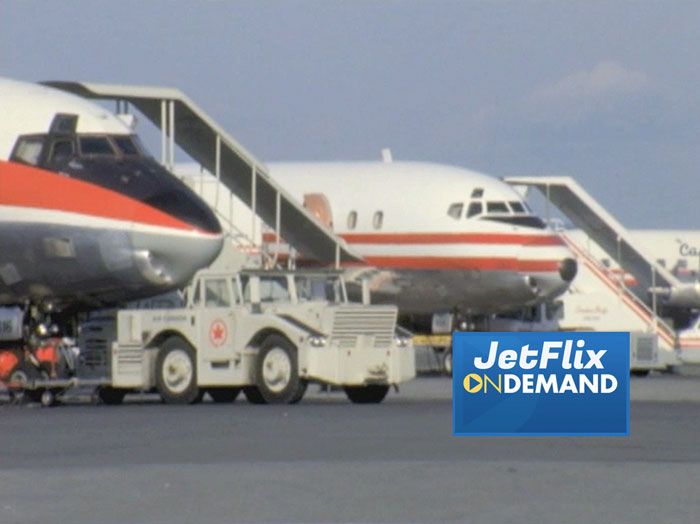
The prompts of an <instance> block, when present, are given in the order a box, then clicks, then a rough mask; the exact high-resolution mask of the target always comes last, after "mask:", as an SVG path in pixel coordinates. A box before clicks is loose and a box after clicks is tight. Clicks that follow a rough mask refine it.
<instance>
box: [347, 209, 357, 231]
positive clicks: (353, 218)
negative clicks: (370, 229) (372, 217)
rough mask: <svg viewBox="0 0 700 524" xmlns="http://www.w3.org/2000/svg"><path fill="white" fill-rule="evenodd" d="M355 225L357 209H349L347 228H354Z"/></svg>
mask: <svg viewBox="0 0 700 524" xmlns="http://www.w3.org/2000/svg"><path fill="white" fill-rule="evenodd" d="M355 226H357V211H350V213H348V229H355Z"/></svg>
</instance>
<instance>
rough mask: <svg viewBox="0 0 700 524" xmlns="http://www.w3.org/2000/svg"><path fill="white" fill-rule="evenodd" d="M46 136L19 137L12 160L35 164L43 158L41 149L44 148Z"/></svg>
mask: <svg viewBox="0 0 700 524" xmlns="http://www.w3.org/2000/svg"><path fill="white" fill-rule="evenodd" d="M45 138H46V137H45V136H23V137H19V138H18V139H17V144H16V145H15V149H14V151H13V152H12V156H10V160H13V161H15V162H22V163H23V164H29V165H30V166H35V165H37V164H38V163H39V159H40V158H41V150H42V149H43V148H44V140H45Z"/></svg>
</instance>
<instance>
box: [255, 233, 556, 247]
mask: <svg viewBox="0 0 700 524" xmlns="http://www.w3.org/2000/svg"><path fill="white" fill-rule="evenodd" d="M338 236H339V237H341V238H343V239H344V240H345V241H346V242H347V243H348V244H387V245H399V244H421V245H428V244H504V245H506V244H507V245H518V246H563V245H564V241H563V240H562V239H561V238H559V237H558V236H557V235H532V234H526V233H524V234H519V233H339V234H338ZM262 238H263V242H277V235H275V234H274V233H263V237H262Z"/></svg>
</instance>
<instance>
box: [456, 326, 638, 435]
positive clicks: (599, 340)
mask: <svg viewBox="0 0 700 524" xmlns="http://www.w3.org/2000/svg"><path fill="white" fill-rule="evenodd" d="M629 357H630V350H629V333H600V332H598V333H588V332H586V333H565V332H556V333H455V334H454V336H453V362H454V368H453V369H454V373H453V386H452V388H453V400H452V405H453V433H454V434H455V435H629Z"/></svg>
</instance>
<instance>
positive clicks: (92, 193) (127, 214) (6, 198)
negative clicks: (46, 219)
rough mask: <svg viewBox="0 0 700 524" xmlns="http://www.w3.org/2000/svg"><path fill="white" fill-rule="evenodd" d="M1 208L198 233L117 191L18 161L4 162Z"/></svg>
mask: <svg viewBox="0 0 700 524" xmlns="http://www.w3.org/2000/svg"><path fill="white" fill-rule="evenodd" d="M0 205H7V206H17V207H26V208H34V209H45V210H56V211H66V212H70V213H79V214H81V215H88V216H94V217H99V218H109V219H116V220H125V221H129V222H137V223H141V224H147V225H152V226H161V227H168V228H175V229H180V230H186V231H195V230H196V228H194V227H193V226H191V225H189V224H187V223H185V222H183V221H181V220H179V219H177V218H175V217H173V216H171V215H169V214H167V213H164V212H163V211H160V210H158V209H156V208H153V207H151V206H149V205H146V204H144V203H142V202H139V201H138V200H134V199H133V198H129V197H127V196H125V195H122V194H120V193H118V192H116V191H111V190H109V189H105V188H102V187H99V186H96V185H94V184H90V183H88V182H84V181H82V180H76V179H74V178H69V177H67V176H62V175H59V174H57V173H53V172H51V171H47V170H44V169H39V168H36V167H31V166H26V165H23V164H18V163H15V162H3V161H0Z"/></svg>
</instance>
